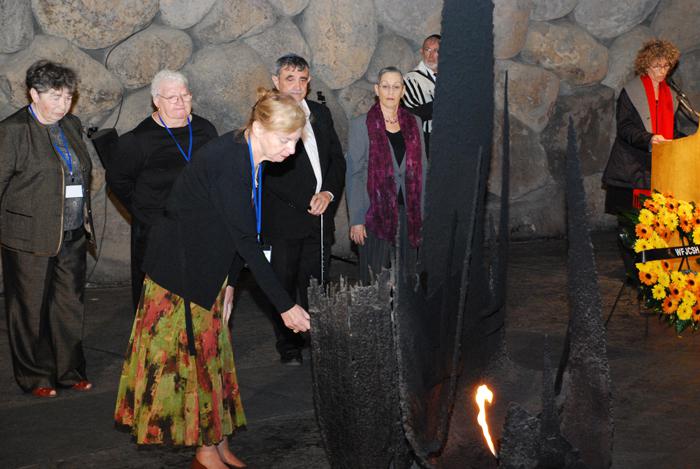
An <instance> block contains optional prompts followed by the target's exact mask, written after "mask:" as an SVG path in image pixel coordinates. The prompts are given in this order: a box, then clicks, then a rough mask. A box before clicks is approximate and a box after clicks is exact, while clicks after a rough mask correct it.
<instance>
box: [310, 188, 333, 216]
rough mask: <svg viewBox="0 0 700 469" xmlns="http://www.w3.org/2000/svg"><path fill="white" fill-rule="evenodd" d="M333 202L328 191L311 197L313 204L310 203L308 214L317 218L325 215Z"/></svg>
mask: <svg viewBox="0 0 700 469" xmlns="http://www.w3.org/2000/svg"><path fill="white" fill-rule="evenodd" d="M331 200H332V198H331V193H330V192H328V191H323V192H319V193H318V194H314V196H313V197H311V202H309V209H308V212H309V213H310V214H311V215H315V216H319V215H323V212H325V211H326V209H327V208H328V205H330V203H331Z"/></svg>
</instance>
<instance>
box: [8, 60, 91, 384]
mask: <svg viewBox="0 0 700 469" xmlns="http://www.w3.org/2000/svg"><path fill="white" fill-rule="evenodd" d="M26 84H27V89H28V91H29V96H30V98H31V104H30V105H29V106H27V107H24V108H22V109H20V110H19V111H17V112H16V113H14V114H13V115H11V116H10V117H8V118H7V119H5V120H4V121H2V122H0V197H1V198H0V206H1V216H0V241H1V242H2V270H3V282H4V286H5V312H6V314H7V325H8V328H7V329H8V334H9V336H10V350H11V352H12V365H13V369H14V374H15V379H16V380H17V384H19V386H20V387H21V388H22V389H23V390H24V391H25V392H31V393H32V394H33V395H34V396H37V397H55V396H56V387H57V386H61V387H68V388H73V389H75V390H78V391H87V390H89V389H90V388H91V387H92V384H91V383H90V381H88V379H87V376H86V373H85V355H84V353H83V320H84V312H85V305H84V302H83V297H84V293H85V266H86V253H87V246H88V244H90V245H91V246H92V247H93V248H94V239H93V238H92V233H94V230H93V227H92V213H91V211H90V177H91V174H90V173H91V170H92V164H91V162H90V155H89V154H88V150H87V147H86V146H85V142H84V141H83V138H82V125H81V124H80V120H79V119H78V118H77V117H75V116H74V115H72V114H70V113H69V111H70V109H71V106H72V100H73V94H74V93H75V91H76V87H77V85H78V78H77V76H76V74H75V72H74V71H73V70H71V69H69V68H66V67H63V66H61V65H59V64H55V63H52V62H49V61H47V60H41V61H38V62H35V63H34V64H33V65H32V66H31V67H29V69H28V70H27V76H26Z"/></svg>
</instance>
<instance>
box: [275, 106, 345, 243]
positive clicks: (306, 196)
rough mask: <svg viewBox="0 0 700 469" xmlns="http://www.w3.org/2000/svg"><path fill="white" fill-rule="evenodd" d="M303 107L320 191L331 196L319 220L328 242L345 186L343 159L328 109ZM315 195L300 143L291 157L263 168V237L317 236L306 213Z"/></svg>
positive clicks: (315, 226) (316, 223)
mask: <svg viewBox="0 0 700 469" xmlns="http://www.w3.org/2000/svg"><path fill="white" fill-rule="evenodd" d="M307 104H308V105H309V110H310V111H311V116H310V119H311V127H312V128H313V131H314V137H315V138H316V146H317V147H318V156H319V160H320V163H321V175H322V186H321V191H330V192H331V193H332V194H333V196H334V199H333V202H332V203H331V205H329V206H328V209H327V210H326V212H325V213H326V214H327V215H326V216H325V217H324V220H323V221H324V226H323V228H324V236H325V237H326V239H327V240H330V239H331V236H332V235H333V231H334V224H333V213H335V209H336V207H337V204H338V201H339V200H340V198H341V196H342V194H343V188H344V186H345V158H344V157H343V150H342V147H341V146H340V141H339V140H338V135H337V134H336V132H335V128H334V127H333V118H332V117H331V113H330V111H329V110H328V108H327V107H326V106H324V105H322V104H319V103H316V102H313V101H307ZM315 193H316V177H315V176H314V171H313V168H312V167H311V162H310V161H309V157H308V155H307V154H306V150H305V148H304V143H303V142H302V140H301V139H300V140H299V142H298V143H297V147H296V151H295V153H294V155H292V156H290V157H289V158H287V159H286V160H285V161H284V162H282V163H276V164H266V166H265V171H264V175H263V217H262V218H263V220H262V233H263V236H265V237H278V238H279V237H281V238H287V239H289V238H305V237H307V236H309V235H311V234H314V233H318V232H319V223H320V217H317V216H314V215H311V214H309V213H308V211H307V209H308V208H309V202H310V201H311V198H312V197H313V196H314V194H315Z"/></svg>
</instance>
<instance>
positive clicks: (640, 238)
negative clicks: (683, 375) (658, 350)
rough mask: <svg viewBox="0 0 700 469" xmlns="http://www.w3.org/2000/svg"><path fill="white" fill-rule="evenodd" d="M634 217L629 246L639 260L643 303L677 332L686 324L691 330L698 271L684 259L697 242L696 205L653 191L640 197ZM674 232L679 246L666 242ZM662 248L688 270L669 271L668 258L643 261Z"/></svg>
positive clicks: (697, 305)
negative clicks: (641, 200) (679, 242)
mask: <svg viewBox="0 0 700 469" xmlns="http://www.w3.org/2000/svg"><path fill="white" fill-rule="evenodd" d="M635 218H636V219H635V220H634V221H635V223H636V226H635V230H634V237H633V239H634V244H633V248H634V252H635V253H637V260H640V257H641V260H642V262H637V263H636V264H635V266H636V267H637V271H638V275H639V281H640V282H641V285H640V286H639V289H640V292H641V294H642V297H643V298H644V300H645V302H646V306H647V307H648V308H650V309H651V310H653V311H655V312H657V313H658V314H659V315H660V317H661V318H665V319H666V320H667V321H668V323H669V324H670V325H672V326H674V327H675V329H676V332H677V333H679V334H680V333H681V332H683V331H684V330H685V329H686V328H688V327H690V328H691V329H692V330H693V331H696V330H698V329H700V273H698V272H696V271H693V270H690V262H689V261H688V258H687V255H688V254H694V252H695V251H696V250H697V248H698V247H697V246H695V245H698V244H700V207H698V206H696V204H695V202H687V201H685V200H680V199H676V198H674V197H673V195H671V194H668V193H666V194H661V193H659V192H654V193H653V194H651V197H648V198H645V199H644V201H643V208H642V209H641V210H639V212H638V213H637V214H636V217H635ZM674 233H678V234H679V236H680V239H681V243H682V245H683V246H680V247H676V246H671V245H669V242H670V241H671V236H672V235H673V234H674ZM689 245H690V246H689ZM668 248H672V249H670V250H669V249H668ZM664 249H666V250H667V251H675V253H676V255H671V256H669V257H682V258H683V259H682V260H681V264H680V266H679V269H680V267H682V266H683V264H684V263H686V265H687V267H688V269H689V270H672V268H671V263H670V262H669V260H668V258H666V259H664V258H660V259H659V258H658V257H657V258H656V259H658V260H647V261H646V262H644V259H645V257H647V256H645V254H647V253H653V252H654V250H664ZM656 252H659V251H656ZM649 257H650V258H651V259H654V256H649ZM696 265H697V263H696Z"/></svg>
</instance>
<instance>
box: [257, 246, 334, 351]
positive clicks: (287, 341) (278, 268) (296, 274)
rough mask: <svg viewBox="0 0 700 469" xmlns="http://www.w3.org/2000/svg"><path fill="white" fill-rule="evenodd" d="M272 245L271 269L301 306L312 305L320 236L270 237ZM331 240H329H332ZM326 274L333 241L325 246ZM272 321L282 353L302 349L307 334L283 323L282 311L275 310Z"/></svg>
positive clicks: (318, 278)
mask: <svg viewBox="0 0 700 469" xmlns="http://www.w3.org/2000/svg"><path fill="white" fill-rule="evenodd" d="M267 240H268V242H269V243H270V245H271V246H272V269H273V270H274V271H275V274H277V278H278V279H279V280H280V282H282V285H283V286H284V289H285V290H286V291H287V293H289V296H291V298H292V299H293V300H295V301H296V302H297V304H299V305H300V306H301V307H303V308H304V309H306V310H308V309H309V296H308V293H307V289H308V288H309V283H310V281H311V278H315V279H317V280H319V281H320V279H321V238H320V234H319V235H318V236H307V237H305V238H293V239H290V238H274V237H273V238H269V239H267ZM329 241H330V240H329ZM323 257H324V259H323V262H324V272H325V273H324V278H325V281H326V282H328V269H329V265H330V259H331V245H330V242H326V243H324V247H323ZM272 323H273V325H274V329H275V336H276V337H277V351H278V352H279V353H280V354H284V353H285V352H289V351H293V350H295V349H296V350H298V349H301V348H302V347H303V346H304V337H303V336H302V335H301V334H295V333H294V332H293V331H291V330H290V329H289V328H288V327H286V326H285V325H284V322H283V321H282V318H281V317H280V316H279V314H274V315H273V317H272Z"/></svg>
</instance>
